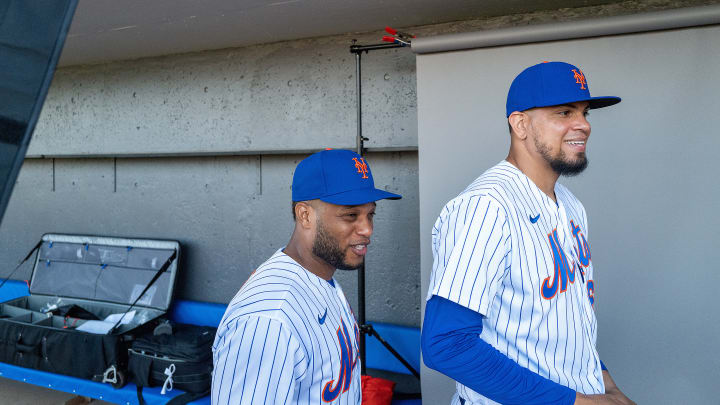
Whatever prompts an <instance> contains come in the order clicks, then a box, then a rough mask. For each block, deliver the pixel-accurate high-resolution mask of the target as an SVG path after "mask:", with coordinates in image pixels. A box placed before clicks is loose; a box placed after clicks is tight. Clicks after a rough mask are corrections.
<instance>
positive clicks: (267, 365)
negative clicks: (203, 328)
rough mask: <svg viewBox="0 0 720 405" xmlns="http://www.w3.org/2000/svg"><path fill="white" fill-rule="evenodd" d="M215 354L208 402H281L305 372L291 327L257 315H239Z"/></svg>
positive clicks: (244, 404) (248, 404)
mask: <svg viewBox="0 0 720 405" xmlns="http://www.w3.org/2000/svg"><path fill="white" fill-rule="evenodd" d="M222 333H223V336H222V337H221V338H220V340H219V343H218V345H217V347H216V349H215V353H214V363H215V367H214V370H213V379H212V393H211V397H210V399H211V403H213V404H217V405H221V404H223V405H225V404H240V405H260V404H284V403H288V401H290V400H291V399H292V398H293V394H294V390H295V388H296V387H295V381H296V379H297V378H299V377H301V376H302V375H303V373H305V371H306V362H305V360H306V359H305V355H304V351H303V350H302V347H301V345H300V344H299V343H298V341H297V339H295V338H294V336H293V334H292V332H291V330H290V328H289V327H288V326H287V325H284V324H283V323H282V322H280V321H278V320H275V319H271V318H266V317H260V316H250V317H241V318H238V319H236V320H234V321H232V322H230V323H229V324H227V329H225V330H224V331H223V332H222Z"/></svg>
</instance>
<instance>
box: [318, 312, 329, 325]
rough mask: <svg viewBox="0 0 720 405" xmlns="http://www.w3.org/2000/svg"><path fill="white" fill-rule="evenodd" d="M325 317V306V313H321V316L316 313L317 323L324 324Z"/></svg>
mask: <svg viewBox="0 0 720 405" xmlns="http://www.w3.org/2000/svg"><path fill="white" fill-rule="evenodd" d="M326 317H327V308H325V313H324V314H323V316H322V317H321V316H320V315H318V323H319V324H320V325H322V324H324V323H325V318H326Z"/></svg>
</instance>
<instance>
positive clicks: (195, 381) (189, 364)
mask: <svg viewBox="0 0 720 405" xmlns="http://www.w3.org/2000/svg"><path fill="white" fill-rule="evenodd" d="M216 331H217V328H213V327H210V326H197V325H188V324H180V323H178V324H170V323H169V322H167V321H163V322H161V323H160V324H159V325H158V327H156V328H155V331H151V332H149V333H146V334H144V335H140V336H137V337H136V338H135V340H134V341H133V342H132V344H131V345H130V349H129V350H128V357H129V365H128V371H129V373H130V379H131V381H133V382H134V383H135V385H137V387H138V400H139V401H140V403H141V404H142V403H144V401H143V398H142V387H163V391H162V393H163V394H164V393H165V391H168V390H172V389H175V388H177V389H180V390H183V391H186V392H187V393H186V394H184V395H181V396H178V397H176V398H173V400H172V401H171V402H170V403H172V404H173V405H174V404H180V403H187V402H190V401H192V400H194V399H196V398H200V397H203V396H205V395H207V394H208V393H209V392H210V383H211V379H212V369H213V364H212V344H213V340H214V339H215V332H216Z"/></svg>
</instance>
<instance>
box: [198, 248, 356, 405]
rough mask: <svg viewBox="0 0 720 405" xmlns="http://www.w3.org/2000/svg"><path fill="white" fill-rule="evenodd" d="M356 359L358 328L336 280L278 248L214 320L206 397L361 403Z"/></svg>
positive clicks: (308, 404) (314, 404)
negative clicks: (209, 387) (209, 386)
mask: <svg viewBox="0 0 720 405" xmlns="http://www.w3.org/2000/svg"><path fill="white" fill-rule="evenodd" d="M350 328H352V329H350ZM351 331H352V332H355V333H352V332H351ZM359 362H360V360H359V359H358V327H357V323H356V321H355V317H354V315H353V314H352V311H351V310H350V306H349V304H348V303H347V300H346V299H345V295H344V294H343V292H342V288H340V285H339V284H337V282H335V284H334V286H333V285H331V284H330V283H328V282H327V281H326V280H323V279H321V278H319V277H317V276H315V275H314V274H312V273H310V272H309V271H307V270H305V269H304V268H303V267H302V266H300V265H299V264H298V263H297V262H295V261H294V260H292V258H290V257H289V256H287V255H286V254H285V253H283V252H282V250H278V251H277V252H276V253H275V254H274V255H273V256H272V257H271V258H270V259H268V261H266V262H265V263H263V264H262V265H260V266H259V267H258V269H257V270H256V271H255V272H254V273H253V274H252V275H251V276H250V278H249V279H248V281H247V282H246V283H245V284H244V285H243V286H242V288H241V289H240V291H239V292H238V293H237V295H236V296H235V298H233V299H232V301H230V304H229V305H228V309H227V311H226V312H225V315H224V316H223V319H222V321H221V322H220V326H219V327H218V332H217V335H216V337H215V342H214V344H213V363H214V366H215V367H214V369H213V379H212V392H211V402H212V403H213V404H217V405H221V404H222V405H225V404H242V405H259V404H292V405H295V404H299V405H318V404H321V403H323V404H324V403H329V404H333V405H360V403H361V391H360V373H359V372H355V371H356V370H357V369H359V367H358V364H359Z"/></svg>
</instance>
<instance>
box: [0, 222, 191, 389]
mask: <svg viewBox="0 0 720 405" xmlns="http://www.w3.org/2000/svg"><path fill="white" fill-rule="evenodd" d="M36 248H37V249H38V254H37V256H36V259H35V265H34V267H33V274H32V278H31V280H30V283H29V287H30V295H29V296H26V297H22V298H17V299H14V300H11V301H7V302H4V303H2V304H0V362H4V363H9V364H14V365H17V366H21V367H28V368H34V369H38V370H42V371H48V372H52V373H57V374H65V375H69V376H73V377H79V378H84V379H91V380H94V381H101V382H107V383H110V384H113V386H115V387H121V386H123V385H124V384H125V382H126V375H127V350H128V347H129V344H130V342H131V341H132V340H133V337H134V335H135V334H137V333H141V332H142V331H143V329H145V328H147V327H148V326H147V325H149V322H150V321H152V320H154V319H156V318H158V317H161V316H163V315H165V313H166V312H167V310H168V308H169V306H170V303H171V300H172V292H173V287H174V284H175V278H176V274H177V263H178V257H179V254H180V245H179V243H178V242H175V241H162V240H147V239H126V238H110V237H98V236H78V235H59V234H46V235H44V236H43V238H42V241H41V243H39V244H38V246H36Z"/></svg>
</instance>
